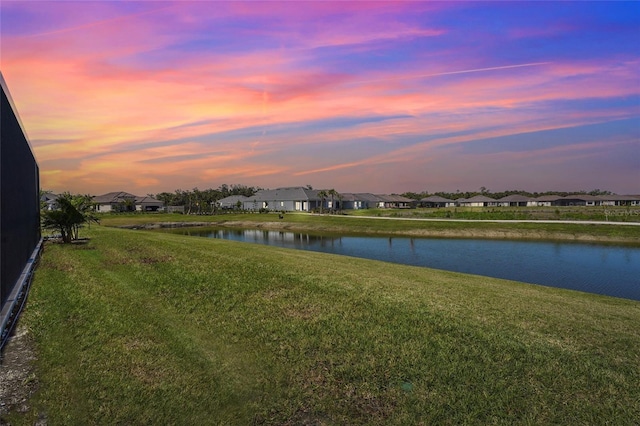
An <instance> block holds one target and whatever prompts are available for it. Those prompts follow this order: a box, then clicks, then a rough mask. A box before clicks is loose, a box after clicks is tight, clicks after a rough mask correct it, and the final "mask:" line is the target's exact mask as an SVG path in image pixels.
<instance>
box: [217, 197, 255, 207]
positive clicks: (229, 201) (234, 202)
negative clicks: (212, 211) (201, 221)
mask: <svg viewBox="0 0 640 426" xmlns="http://www.w3.org/2000/svg"><path fill="white" fill-rule="evenodd" d="M247 200H249V197H245V196H244V195H230V196H228V197H225V198H221V199H220V200H218V201H214V202H212V203H211V204H212V207H218V208H220V209H222V210H241V209H242V208H243V206H244V202H245V201H247Z"/></svg>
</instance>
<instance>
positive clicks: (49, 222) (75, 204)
mask: <svg viewBox="0 0 640 426" xmlns="http://www.w3.org/2000/svg"><path fill="white" fill-rule="evenodd" d="M57 204H58V209H56V210H44V211H42V227H43V228H45V229H53V230H56V231H59V232H60V236H61V238H62V241H63V242H64V243H70V242H71V241H72V240H77V239H78V230H79V229H80V225H82V224H83V223H87V222H89V223H90V222H96V223H97V222H98V218H97V217H96V216H95V213H94V211H93V203H92V201H91V197H89V196H88V195H81V196H76V197H74V196H72V195H71V194H69V193H68V192H67V193H64V194H62V195H60V196H59V197H58V199H57Z"/></svg>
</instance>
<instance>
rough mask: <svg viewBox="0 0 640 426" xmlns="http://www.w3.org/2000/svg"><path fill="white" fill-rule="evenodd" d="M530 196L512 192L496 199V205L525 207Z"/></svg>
mask: <svg viewBox="0 0 640 426" xmlns="http://www.w3.org/2000/svg"><path fill="white" fill-rule="evenodd" d="M530 201H531V197H526V196H524V195H519V194H513V195H507V196H506V197H502V198H500V199H499V200H498V205H499V206H503V207H526V206H528V205H529V202H530Z"/></svg>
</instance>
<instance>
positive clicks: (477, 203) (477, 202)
mask: <svg viewBox="0 0 640 426" xmlns="http://www.w3.org/2000/svg"><path fill="white" fill-rule="evenodd" d="M456 202H457V204H458V205H459V206H460V207H493V206H497V205H498V200H496V199H495V198H491V197H486V196H484V195H476V196H475V197H471V198H467V199H465V200H463V199H458V200H456Z"/></svg>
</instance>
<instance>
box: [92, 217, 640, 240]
mask: <svg viewBox="0 0 640 426" xmlns="http://www.w3.org/2000/svg"><path fill="white" fill-rule="evenodd" d="M387 210H388V211H387V212H388V213H391V214H392V213H393V211H392V210H389V209H387ZM395 212H397V213H398V214H399V212H402V211H398V210H395ZM405 212H406V211H405ZM401 219H402V218H399V219H398V220H380V219H379V218H377V217H364V216H359V217H352V216H343V215H324V216H319V215H311V214H307V213H287V214H285V215H284V218H283V219H279V218H278V216H277V215H276V214H273V213H271V214H257V213H255V214H241V213H239V214H221V215H209V216H196V215H181V214H127V215H103V216H101V223H102V224H103V225H106V226H145V225H148V224H152V223H158V222H189V223H194V222H205V223H211V224H212V225H222V226H238V227H268V228H280V229H282V228H286V229H289V230H295V231H314V232H334V233H335V232H338V233H351V234H357V233H361V234H401V235H412V236H429V237H446V238H452V237H454V238H455V237H460V238H514V239H518V238H525V239H548V240H554V239H556V240H566V241H597V242H615V243H626V244H636V245H638V244H640V226H621V225H613V224H612V225H593V224H586V223H495V222H461V221H457V222H455V221H435V222H434V221H416V220H401Z"/></svg>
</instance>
